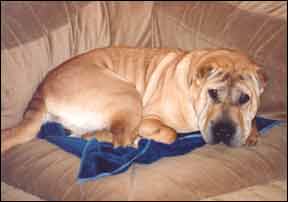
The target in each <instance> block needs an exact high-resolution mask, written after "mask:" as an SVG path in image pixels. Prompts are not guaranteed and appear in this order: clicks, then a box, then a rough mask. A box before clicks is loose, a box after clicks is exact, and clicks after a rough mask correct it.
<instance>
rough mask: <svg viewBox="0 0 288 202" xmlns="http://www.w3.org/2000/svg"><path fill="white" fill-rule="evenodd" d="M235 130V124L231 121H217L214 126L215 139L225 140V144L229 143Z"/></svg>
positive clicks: (218, 140) (217, 140)
mask: <svg viewBox="0 0 288 202" xmlns="http://www.w3.org/2000/svg"><path fill="white" fill-rule="evenodd" d="M235 132H236V129H235V126H234V124H233V123H232V122H229V121H223V122H217V123H215V124H214V125H213V128H212V133H213V136H214V139H215V141H216V142H223V143H224V144H229V142H230V140H231V139H232V137H233V135H234V134H235Z"/></svg>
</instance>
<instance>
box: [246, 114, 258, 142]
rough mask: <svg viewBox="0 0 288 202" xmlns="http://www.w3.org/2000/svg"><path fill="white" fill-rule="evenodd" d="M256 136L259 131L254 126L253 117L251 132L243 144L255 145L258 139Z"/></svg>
mask: <svg viewBox="0 0 288 202" xmlns="http://www.w3.org/2000/svg"><path fill="white" fill-rule="evenodd" d="M258 136H259V132H258V130H257V127H256V119H254V120H253V121H252V129H251V133H250V135H249V136H248V138H247V139H246V142H245V145H247V146H255V145H256V144H257V141H258Z"/></svg>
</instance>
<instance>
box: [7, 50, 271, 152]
mask: <svg viewBox="0 0 288 202" xmlns="http://www.w3.org/2000/svg"><path fill="white" fill-rule="evenodd" d="M265 83H266V76H265V74H264V73H263V71H262V70H261V68H260V67H259V66H258V65H256V64H255V63H254V62H252V61H251V60H250V59H249V58H248V56H246V55H245V54H243V53H241V52H239V51H236V50H230V49H201V50H194V51H190V52H188V51H183V50H179V49H158V48H119V47H118V48H116V47H114V48H102V49H95V50H92V51H90V52H87V53H84V54H82V55H79V56H76V57H74V58H72V59H70V60H69V61H66V62H64V63H63V64H61V65H59V66H58V67H57V68H55V69H53V70H52V71H50V72H49V73H48V74H47V76H46V77H45V79H44V80H43V82H42V83H41V85H39V87H38V89H37V91H36V92H35V94H34V96H33V98H32V100H31V102H30V104H29V106H28V107H27V110H26V112H25V114H24V117H23V121H22V122H21V123H20V124H19V125H17V126H15V127H13V128H9V129H5V130H2V135H1V139H2V143H1V152H3V151H5V150H7V149H9V148H10V147H12V146H14V145H17V144H21V143H24V142H27V141H29V140H31V139H33V138H35V137H36V134H37V132H38V131H39V129H40V127H41V125H42V124H43V123H45V122H46V121H56V122H58V123H61V124H62V125H63V126H64V127H65V128H66V129H67V130H70V131H71V132H72V134H74V135H77V136H79V137H84V138H85V137H86V138H88V137H91V134H94V135H95V136H96V137H97V133H98V134H99V137H100V136H102V137H103V136H107V137H108V136H109V137H111V142H112V143H113V145H114V146H127V145H131V144H133V143H135V140H137V139H139V137H145V138H150V139H153V140H155V141H159V142H163V143H167V144H169V143H172V142H173V141H174V140H175V139H176V136H177V132H191V131H196V130H200V131H201V134H202V136H203V138H204V140H205V141H206V142H207V143H209V144H216V143H224V144H226V145H228V146H232V147H237V146H241V145H245V144H246V145H254V144H255V143H256V141H257V130H256V128H255V123H254V118H255V115H256V112H257V109H258V108H259V104H260V103H259V102H260V95H261V94H262V92H263V90H264V86H265ZM3 133H4V134H3ZM137 137H138V138H137Z"/></svg>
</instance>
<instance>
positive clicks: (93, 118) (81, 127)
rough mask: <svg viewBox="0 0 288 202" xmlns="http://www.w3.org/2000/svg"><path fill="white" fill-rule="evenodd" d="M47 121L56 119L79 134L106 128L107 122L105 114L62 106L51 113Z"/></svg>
mask: <svg viewBox="0 0 288 202" xmlns="http://www.w3.org/2000/svg"><path fill="white" fill-rule="evenodd" d="M45 121H56V122H58V123H61V124H62V125H63V126H64V127H65V128H67V129H69V130H71V131H72V132H73V133H75V134H77V135H82V134H85V133H87V132H92V131H96V130H103V129H106V128H107V127H108V126H109V124H108V123H107V121H106V119H105V117H104V115H103V114H101V113H99V112H91V111H85V110H83V109H81V108H69V107H67V108H61V110H58V111H57V113H56V114H55V113H53V114H52V113H49V114H48V115H47V118H46V120H45Z"/></svg>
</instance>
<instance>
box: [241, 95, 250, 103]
mask: <svg viewBox="0 0 288 202" xmlns="http://www.w3.org/2000/svg"><path fill="white" fill-rule="evenodd" d="M249 99H250V97H249V95H247V94H245V93H242V94H241V95H240V97H239V104H240V105H243V104H245V103H246V102H248V101H249Z"/></svg>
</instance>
